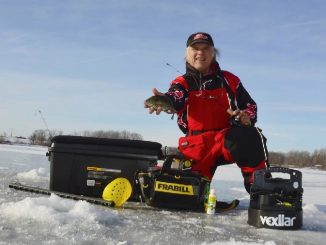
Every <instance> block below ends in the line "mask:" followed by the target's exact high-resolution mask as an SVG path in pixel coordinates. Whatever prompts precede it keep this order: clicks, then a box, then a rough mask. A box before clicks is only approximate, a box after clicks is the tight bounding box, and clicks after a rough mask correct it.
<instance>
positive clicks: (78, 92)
mask: <svg viewBox="0 0 326 245" xmlns="http://www.w3.org/2000/svg"><path fill="white" fill-rule="evenodd" d="M0 6H1V7H0V40H1V41H0V64H1V65H0V85H1V87H0V112H1V121H0V134H3V133H7V134H10V132H11V131H12V132H13V134H14V135H15V136H29V135H30V134H31V133H32V132H33V131H34V130H35V129H44V128H45V126H44V123H43V121H42V119H41V117H40V115H39V114H38V113H37V111H38V110H41V111H42V114H43V116H44V118H45V119H46V122H47V124H48V126H49V128H50V129H59V130H63V132H64V133H65V134H69V133H73V132H79V131H83V130H129V131H131V132H137V133H140V134H141V135H142V136H143V137H144V139H145V140H151V141H158V142H160V143H162V144H163V145H169V146H176V144H177V140H178V138H179V137H180V136H182V133H181V131H179V129H178V128H177V125H176V120H175V119H174V120H171V119H170V116H169V115H160V116H154V115H149V114H148V112H147V111H146V110H145V109H144V108H143V101H144V100H145V99H146V98H147V97H149V96H151V90H152V88H154V87H156V88H158V89H159V90H162V91H166V90H167V88H168V85H169V83H170V82H171V80H172V79H173V78H174V77H176V76H177V75H178V73H177V72H176V71H175V70H174V69H173V68H171V67H169V66H167V65H166V64H165V61H167V62H169V63H170V64H172V65H173V66H174V67H176V68H177V69H179V70H180V71H181V72H183V71H184V67H185V65H184V50H185V42H186V39H187V37H188V36H189V34H191V33H193V32H197V31H205V32H208V33H210V34H211V35H212V36H213V38H214V41H215V45H216V47H217V48H218V49H219V50H220V52H221V56H220V58H219V63H220V65H221V67H222V69H225V70H229V71H231V72H232V73H234V74H236V75H238V76H239V77H240V78H241V80H242V82H243V84H244V86H245V87H246V89H247V90H248V91H249V92H250V94H251V95H252V97H253V98H254V99H255V101H256V102H257V104H258V111H259V114H258V124H257V126H259V127H260V128H262V129H263V132H264V134H265V135H266V137H267V138H268V146H269V149H270V150H271V151H283V152H286V151H289V150H308V151H313V150H315V149H320V148H325V147H326V127H325V121H326V99H325V95H324V94H325V90H326V85H325V79H326V66H325V65H326V17H325V12H326V2H325V1H323V0H319V1H318V0H309V1H308V0H307V1H303V0H297V1H294V0H293V1H289V0H274V1H267V0H234V1H229V0H206V1H186V0H185V1H177V0H173V1H172V0H165V1H153V0H133V1H131V0H130V1H113V0H106V1H105V0H101V1H100V0H88V1H87V0H79V1H77V0H75V1H71V0H65V1H63V0H53V1H51V0H48V1H44V0H34V1H33V0H29V1H19V0H0Z"/></svg>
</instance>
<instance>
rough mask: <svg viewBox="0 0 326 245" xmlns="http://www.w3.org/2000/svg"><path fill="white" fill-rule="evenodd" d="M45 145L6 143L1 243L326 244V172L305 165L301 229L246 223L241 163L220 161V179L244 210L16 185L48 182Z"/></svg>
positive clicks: (1, 158)
mask: <svg viewBox="0 0 326 245" xmlns="http://www.w3.org/2000/svg"><path fill="white" fill-rule="evenodd" d="M46 151H47V149H46V148H44V147H29V146H16V145H0V244H189V245H190V244H228V245H231V244H236V245H242V244H250V245H252V244H266V245H274V244H324V241H325V240H326V195H325V194H324V189H325V187H326V172H324V171H319V170H313V169H303V170H301V171H302V172H303V187H304V196H303V209H304V217H303V222H304V225H303V227H302V229H301V230H298V231H280V230H270V229H256V228H255V227H252V226H249V225H247V208H248V205H249V195H248V194H247V193H246V191H245V190H244V188H243V186H242V177H241V174H240V171H239V169H238V168H237V167H236V166H234V165H231V166H223V167H220V168H218V171H217V174H216V176H215V177H214V180H213V185H214V187H215V189H216V192H217V197H218V199H220V200H231V199H234V198H238V199H240V200H241V203H240V206H239V208H238V209H237V210H234V211H233V212H230V213H226V214H225V213H224V214H217V215H213V216H208V215H206V214H204V213H193V212H181V211H167V210H157V209H147V208H139V209H132V208H130V209H127V208H125V209H110V208H106V207H102V206H96V205H92V204H89V203H86V202H84V201H78V202H76V201H73V200H67V199H62V198H59V197H58V196H55V195H51V196H41V195H38V194H33V193H28V192H22V191H17V190H12V189H9V188H8V184H9V183H10V182H11V181H13V180H19V181H20V182H24V183H26V184H30V185H34V186H41V187H47V186H48V182H49V162H48V160H47V157H46V156H45V153H46Z"/></svg>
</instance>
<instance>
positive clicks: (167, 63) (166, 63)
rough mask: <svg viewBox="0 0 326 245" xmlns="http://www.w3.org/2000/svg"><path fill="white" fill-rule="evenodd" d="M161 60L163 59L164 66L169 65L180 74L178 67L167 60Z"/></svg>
mask: <svg viewBox="0 0 326 245" xmlns="http://www.w3.org/2000/svg"><path fill="white" fill-rule="evenodd" d="M163 61H164V63H165V65H166V66H169V67H171V68H172V69H173V70H175V71H176V72H177V73H179V74H181V75H182V73H181V72H180V71H179V70H178V68H176V67H175V66H173V65H171V64H170V63H169V62H167V61H165V60H163Z"/></svg>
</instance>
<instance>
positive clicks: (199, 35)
mask: <svg viewBox="0 0 326 245" xmlns="http://www.w3.org/2000/svg"><path fill="white" fill-rule="evenodd" d="M197 39H205V40H207V39H208V36H206V35H205V34H203V33H198V34H196V35H195V36H194V40H197Z"/></svg>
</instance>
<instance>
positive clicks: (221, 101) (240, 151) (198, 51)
mask: <svg viewBox="0 0 326 245" xmlns="http://www.w3.org/2000/svg"><path fill="white" fill-rule="evenodd" d="M186 46H187V47H186V53H185V56H186V57H185V59H186V73H185V74H184V75H182V76H179V77H177V78H175V79H174V80H173V81H172V83H171V85H170V88H169V90H168V92H166V93H161V92H159V91H158V90H157V89H155V88H154V89H153V93H154V97H152V98H150V99H148V100H147V101H145V107H147V108H149V112H150V113H153V112H154V111H155V112H156V114H157V115H158V114H160V113H161V112H162V111H166V112H168V113H174V112H176V113H177V115H178V121H177V123H178V126H179V128H180V129H181V131H182V132H183V133H184V134H185V136H184V137H181V138H180V139H179V150H180V152H181V153H182V154H183V155H184V156H185V157H186V158H188V159H191V160H192V161H193V165H192V171H196V172H199V173H200V174H201V175H202V176H206V177H208V178H209V179H210V180H211V179H212V178H213V175H214V173H215V170H216V168H217V167H218V166H219V165H223V164H228V163H234V162H235V163H236V164H237V165H238V166H239V168H240V169H241V172H242V175H243V178H244V186H245V188H246V190H247V192H250V186H251V185H252V183H253V172H254V171H255V170H258V169H265V168H267V167H268V162H267V154H268V152H267V149H266V138H265V137H264V136H263V135H262V133H261V130H260V129H258V128H257V127H254V125H255V123H256V121H257V105H256V103H255V101H254V100H253V99H252V98H251V96H250V95H249V93H248V92H247V91H246V89H245V88H244V86H243V85H242V83H241V81H240V79H239V78H238V77H237V76H235V75H234V74H232V73H230V72H228V71H223V70H221V69H220V66H219V64H218V62H217V60H216V57H217V55H218V50H217V49H216V48H214V42H213V39H212V37H211V36H210V35H209V34H207V33H204V32H198V33H194V34H191V35H190V36H189V38H188V40H187V44H186Z"/></svg>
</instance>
